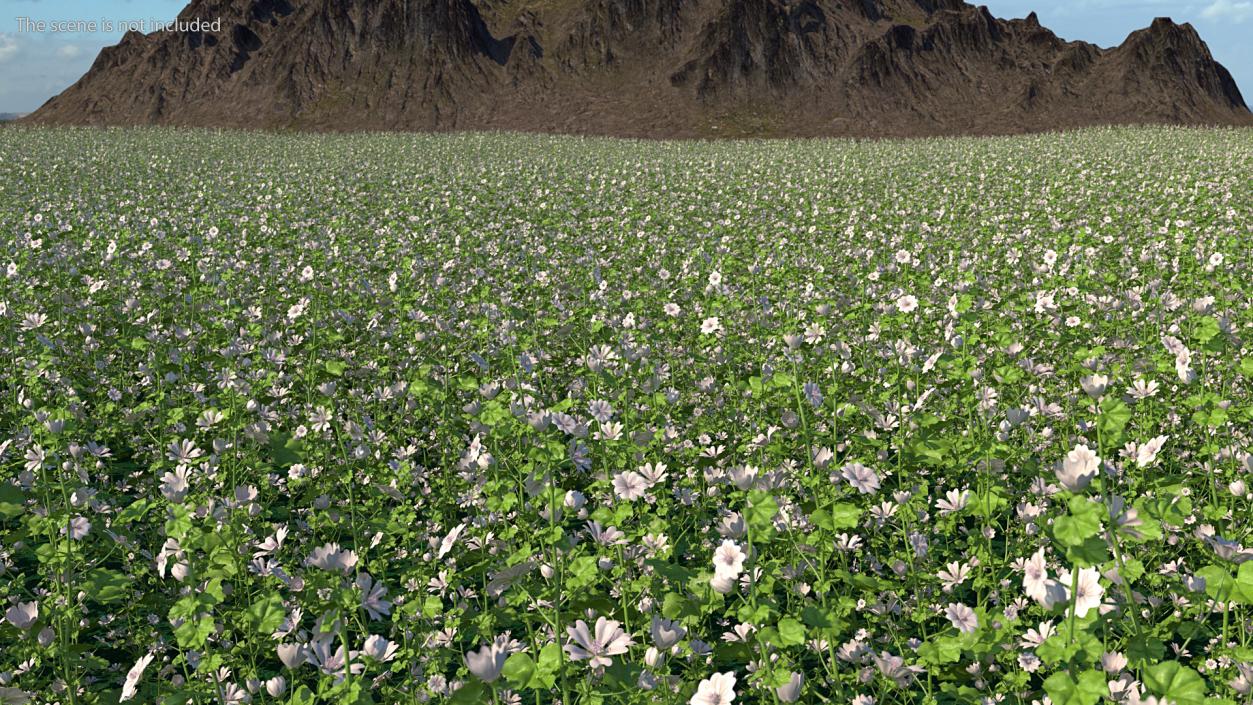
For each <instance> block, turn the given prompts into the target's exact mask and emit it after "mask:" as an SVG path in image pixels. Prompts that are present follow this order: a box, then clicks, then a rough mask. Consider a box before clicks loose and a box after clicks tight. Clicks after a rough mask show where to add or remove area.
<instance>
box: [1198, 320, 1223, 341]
mask: <svg viewBox="0 0 1253 705" xmlns="http://www.w3.org/2000/svg"><path fill="white" fill-rule="evenodd" d="M1221 332H1222V326H1220V325H1219V324H1218V319H1216V318H1214V317H1213V316H1206V317H1205V318H1202V319H1201V322H1200V323H1198V324H1197V326H1196V330H1194V331H1193V332H1192V337H1193V338H1194V339H1196V342H1198V343H1200V344H1201V345H1205V344H1206V343H1208V342H1209V341H1211V340H1213V339H1214V338H1215V337H1217V336H1218V334H1219V333H1221Z"/></svg>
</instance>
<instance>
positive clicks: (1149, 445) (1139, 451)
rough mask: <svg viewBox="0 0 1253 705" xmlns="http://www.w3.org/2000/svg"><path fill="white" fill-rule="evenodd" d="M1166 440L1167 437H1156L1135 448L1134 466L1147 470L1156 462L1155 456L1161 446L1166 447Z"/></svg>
mask: <svg viewBox="0 0 1253 705" xmlns="http://www.w3.org/2000/svg"><path fill="white" fill-rule="evenodd" d="M1167 438H1168V436H1157V437H1156V438H1153V439H1151V440H1149V441H1148V442H1146V443H1145V444H1144V445H1142V446H1140V447H1139V448H1136V465H1139V466H1140V467H1142V468H1147V467H1148V466H1150V465H1152V464H1153V463H1155V462H1157V454H1158V453H1159V452H1160V451H1161V450H1162V446H1164V445H1166V439H1167Z"/></svg>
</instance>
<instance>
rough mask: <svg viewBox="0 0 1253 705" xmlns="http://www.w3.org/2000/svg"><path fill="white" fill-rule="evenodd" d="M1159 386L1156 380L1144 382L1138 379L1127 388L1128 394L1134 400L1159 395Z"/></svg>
mask: <svg viewBox="0 0 1253 705" xmlns="http://www.w3.org/2000/svg"><path fill="white" fill-rule="evenodd" d="M1157 390H1158V384H1157V381H1156V380H1149V381H1147V382H1146V381H1144V380H1143V379H1137V380H1136V381H1135V382H1132V383H1131V386H1130V387H1128V388H1127V393H1128V394H1130V395H1131V396H1132V398H1134V399H1147V398H1149V397H1152V396H1155V395H1156V394H1157Z"/></svg>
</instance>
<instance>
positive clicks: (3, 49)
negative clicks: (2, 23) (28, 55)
mask: <svg viewBox="0 0 1253 705" xmlns="http://www.w3.org/2000/svg"><path fill="white" fill-rule="evenodd" d="M16 55H17V40H16V39H14V38H13V37H11V36H9V35H8V34H5V33H3V32H0V64H3V63H4V62H6V61H8V60H9V59H12V58H13V57H14V56H16Z"/></svg>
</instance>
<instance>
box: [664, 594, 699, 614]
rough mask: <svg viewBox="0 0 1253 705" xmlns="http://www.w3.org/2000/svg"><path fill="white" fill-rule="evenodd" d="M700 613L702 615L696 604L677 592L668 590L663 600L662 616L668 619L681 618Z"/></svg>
mask: <svg viewBox="0 0 1253 705" xmlns="http://www.w3.org/2000/svg"><path fill="white" fill-rule="evenodd" d="M698 615H700V610H699V609H698V608H697V607H696V604H695V603H693V602H692V601H691V600H689V599H687V598H686V597H684V596H682V595H680V594H679V593H677V592H668V593H666V596H665V597H664V598H662V600H661V616H663V617H665V618H666V619H680V618H682V617H696V616H698Z"/></svg>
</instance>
